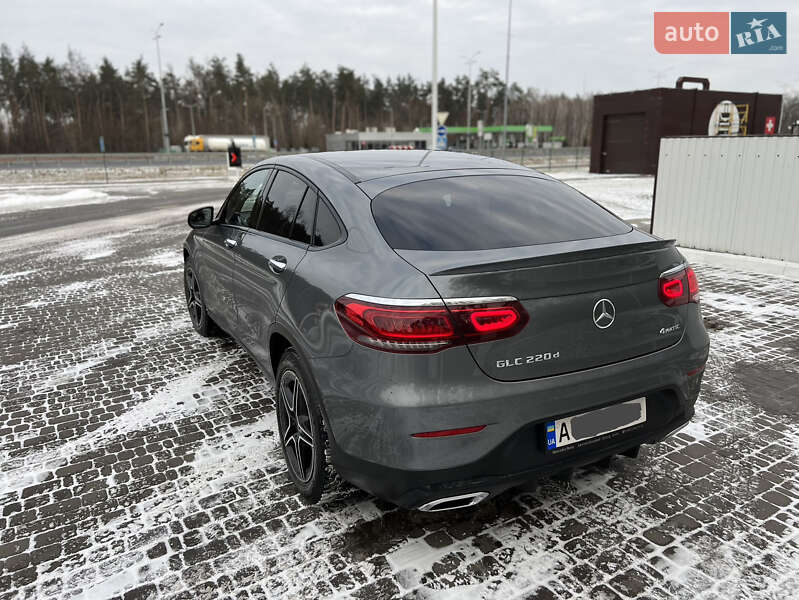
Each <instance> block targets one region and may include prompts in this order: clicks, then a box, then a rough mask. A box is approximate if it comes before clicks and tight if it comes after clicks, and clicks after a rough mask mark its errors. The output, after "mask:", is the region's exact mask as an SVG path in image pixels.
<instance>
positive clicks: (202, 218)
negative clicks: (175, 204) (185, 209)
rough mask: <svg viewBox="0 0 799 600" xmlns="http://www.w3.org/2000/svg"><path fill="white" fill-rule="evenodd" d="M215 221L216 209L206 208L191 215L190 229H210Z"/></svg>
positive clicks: (194, 211)
mask: <svg viewBox="0 0 799 600" xmlns="http://www.w3.org/2000/svg"><path fill="white" fill-rule="evenodd" d="M213 220H214V207H213V206H205V207H203V208H198V209H197V210H193V211H191V212H190V213H189V227H191V228H192V229H202V228H203V227H208V226H209V225H210V224H211V223H212V222H213Z"/></svg>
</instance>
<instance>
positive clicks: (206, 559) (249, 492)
mask: <svg viewBox="0 0 799 600" xmlns="http://www.w3.org/2000/svg"><path fill="white" fill-rule="evenodd" d="M556 175H557V173H556ZM564 178H568V180H569V182H570V183H573V184H575V185H579V186H582V185H585V186H588V187H589V188H591V190H589V189H585V190H584V191H586V193H588V194H589V195H592V196H594V197H597V196H602V195H603V194H606V195H607V196H608V197H609V196H613V197H614V198H616V199H615V200H612V199H609V200H606V202H611V201H616V202H619V203H620V204H619V206H618V207H617V208H615V209H614V208H612V210H615V212H617V213H619V214H622V211H623V210H629V211H630V213H629V215H630V216H628V218H644V216H648V211H646V210H645V209H646V206H645V200H644V195H645V194H646V186H647V185H649V186H650V187H651V178H619V177H612V176H611V177H608V176H588V175H587V174H585V173H576V174H574V177H573V178H572V177H571V175H566V176H565V177H564ZM647 180H648V181H649V183H647ZM625 182H626V183H625ZM169 185H173V184H172V183H169V184H164V186H161V184H142V185H139V184H136V185H133V186H128V187H126V188H123V187H121V186H111V187H104V186H98V187H88V188H87V187H86V186H85V185H84V186H82V187H83V188H86V189H89V190H96V191H99V192H101V193H106V194H109V195H110V196H113V195H114V194H119V195H124V196H130V197H132V196H137V197H142V196H146V195H149V194H150V191H149V190H152V191H153V192H154V193H153V194H152V195H153V198H154V199H155V200H157V203H158V204H167V200H168V199H169V197H170V196H169V194H170V193H171V192H174V190H171V191H170V189H169V188H168V187H166V186H169ZM186 185H188V186H191V183H187V184H186ZM209 185H211V184H210V183H209ZM213 185H215V186H220V184H219V183H218V182H217V183H214V184H213ZM225 185H227V184H226V183H223V184H222V185H221V186H220V187H219V189H220V190H223V189H224V187H225ZM148 186H151V187H148ZM625 186H626V187H625ZM187 189H193V188H191V187H189V188H187ZM209 189H210V190H211V191H212V192H214V193H215V189H211V188H209ZM580 189H583V188H580ZM69 191H70V189H65V188H58V187H49V188H47V190H46V191H45V192H42V191H41V190H25V191H24V192H23V191H20V192H17V191H14V192H11V191H9V190H2V191H0V193H25V194H32V195H39V194H44V195H52V196H54V197H63V196H64V195H65V193H67V192H69ZM212 195H213V194H212ZM597 199H598V200H601V199H600V198H597ZM203 201H205V200H203ZM120 206H121V204H120V203H119V202H113V201H111V202H105V203H103V204H102V205H99V206H98V209H102V211H104V212H103V214H104V215H106V216H107V217H108V218H107V219H105V220H102V221H98V222H97V223H89V222H86V223H79V224H75V225H72V226H70V227H68V228H59V229H58V235H53V234H52V230H49V229H43V230H42V231H41V232H32V233H26V234H25V236H24V244H19V243H17V242H15V241H14V240H11V241H8V240H5V241H4V240H0V254H2V261H0V597H3V598H6V597H7V598H19V599H22V598H86V599H91V600H95V599H99V600H103V599H105V598H114V597H125V598H159V599H160V598H168V599H173V598H186V597H190V598H214V597H218V596H225V597H228V596H230V597H239V596H240V597H249V598H290V599H294V598H327V597H332V598H345V597H355V598H360V599H362V600H366V599H369V600H371V599H372V598H384V599H388V598H403V599H409V598H414V599H435V598H445V599H458V600H460V599H466V600H472V599H490V598H503V597H507V598H509V599H510V598H619V597H620V598H625V599H630V598H637V597H651V598H661V599H666V598H685V599H691V600H693V599H694V598H699V599H704V600H711V599H716V598H730V599H731V600H732V599H737V598H740V599H744V598H747V599H748V598H763V599H766V598H768V599H771V598H791V597H797V593H796V590H797V589H799V491H798V490H799V404H798V403H797V397H798V396H799V340H797V333H796V332H797V331H798V330H799V311H797V306H799V282H797V281H795V280H791V279H788V278H782V277H775V276H769V275H762V274H757V273H751V272H747V271H746V270H741V269H733V268H727V267H725V268H720V267H716V266H713V265H712V264H703V263H702V262H697V261H695V262H696V263H697V264H696V267H697V271H698V275H699V279H700V283H701V286H702V299H703V304H702V309H703V313H704V316H705V318H706V323H707V326H708V330H709V333H710V336H711V356H710V361H709V363H708V366H707V369H706V373H705V380H704V387H703V390H702V394H701V396H700V399H699V402H698V403H697V406H696V416H695V418H694V419H693V421H692V423H691V425H690V426H689V427H687V428H686V429H685V430H683V431H682V432H681V433H680V434H678V436H677V437H675V438H672V439H670V440H668V441H666V442H664V443H661V444H658V445H656V446H650V447H646V448H644V449H643V450H642V452H641V455H640V456H639V458H638V459H636V460H630V459H626V458H617V459H615V460H614V461H613V462H612V464H611V465H610V467H608V468H600V467H591V468H587V469H581V470H579V471H578V472H577V473H576V474H575V477H574V478H573V479H572V480H571V481H570V482H561V481H553V480H545V481H542V482H539V484H538V485H535V486H530V487H529V489H526V490H516V491H513V492H509V493H506V494H503V495H502V496H500V497H499V498H496V499H494V500H491V501H488V502H486V503H484V504H482V505H480V506H478V507H477V508H475V509H472V510H467V511H456V512H452V513H440V514H424V513H418V512H412V511H405V510H400V509H397V508H395V507H393V506H390V505H388V504H387V503H385V502H383V501H381V500H379V499H376V498H374V497H372V496H370V495H368V494H366V493H363V492H361V491H359V490H357V489H356V488H354V487H353V486H351V485H349V484H347V483H345V482H343V481H342V480H341V479H339V478H338V477H336V476H335V475H334V474H331V475H332V483H331V485H330V487H329V489H328V491H327V492H326V494H325V495H324V496H323V499H322V502H321V503H320V504H319V505H316V506H306V505H304V504H303V503H302V502H301V500H300V499H299V497H298V496H297V495H296V494H295V493H294V490H293V488H292V487H291V486H290V485H288V481H287V478H286V475H285V472H284V467H283V463H282V456H281V452H280V448H279V445H278V442H277V437H276V424H275V419H274V399H273V395H272V390H271V389H270V387H269V386H268V384H267V383H266V382H265V380H264V378H263V377H262V375H261V374H260V373H259V371H258V369H257V367H256V366H255V364H254V363H253V361H252V359H251V358H250V357H249V356H248V355H247V354H246V353H245V352H244V351H243V350H241V349H240V348H238V347H237V346H236V345H235V344H233V343H232V342H230V341H229V340H226V339H220V338H216V339H204V338H200V337H198V336H197V335H196V334H195V332H194V331H193V329H192V328H191V325H190V323H189V320H188V317H187V315H186V311H185V308H184V300H183V290H182V287H181V286H182V283H181V282H182V280H181V276H182V264H181V261H182V257H181V254H180V243H181V240H182V239H183V237H184V236H185V233H186V226H185V209H184V208H183V207H181V206H177V207H173V209H169V211H165V212H162V213H160V214H159V216H158V218H156V219H150V218H149V215H146V214H141V215H133V216H131V215H126V216H124V217H114V216H113V215H114V214H115V213H114V211H115V210H117V209H118V208H119V207H120ZM8 214H12V213H8ZM13 214H15V213H13ZM641 215H644V216H641ZM365 426H368V424H365Z"/></svg>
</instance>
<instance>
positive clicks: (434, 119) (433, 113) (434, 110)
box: [430, 0, 438, 150]
mask: <svg viewBox="0 0 799 600" xmlns="http://www.w3.org/2000/svg"><path fill="white" fill-rule="evenodd" d="M432 95H433V98H432V102H431V103H430V104H431V108H430V150H435V148H436V140H437V138H438V0H433V87H432Z"/></svg>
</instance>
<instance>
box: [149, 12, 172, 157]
mask: <svg viewBox="0 0 799 600" xmlns="http://www.w3.org/2000/svg"><path fill="white" fill-rule="evenodd" d="M163 26H164V24H163V23H159V24H158V27H157V28H156V30H155V35H154V36H153V39H154V40H155V53H156V56H157V57H158V86H159V87H160V88H161V135H162V136H163V138H164V152H169V125H168V123H167V120H166V96H165V95H164V80H163V78H162V77H161V45H160V43H159V41H158V40H160V39H161V28H162V27H163Z"/></svg>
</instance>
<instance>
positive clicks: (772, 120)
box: [764, 117, 777, 135]
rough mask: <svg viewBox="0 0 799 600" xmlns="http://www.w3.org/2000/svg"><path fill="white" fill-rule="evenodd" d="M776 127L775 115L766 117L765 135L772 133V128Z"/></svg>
mask: <svg viewBox="0 0 799 600" xmlns="http://www.w3.org/2000/svg"><path fill="white" fill-rule="evenodd" d="M775 129H777V117H766V130H765V132H764V133H765V134H766V135H774V130H775Z"/></svg>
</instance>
